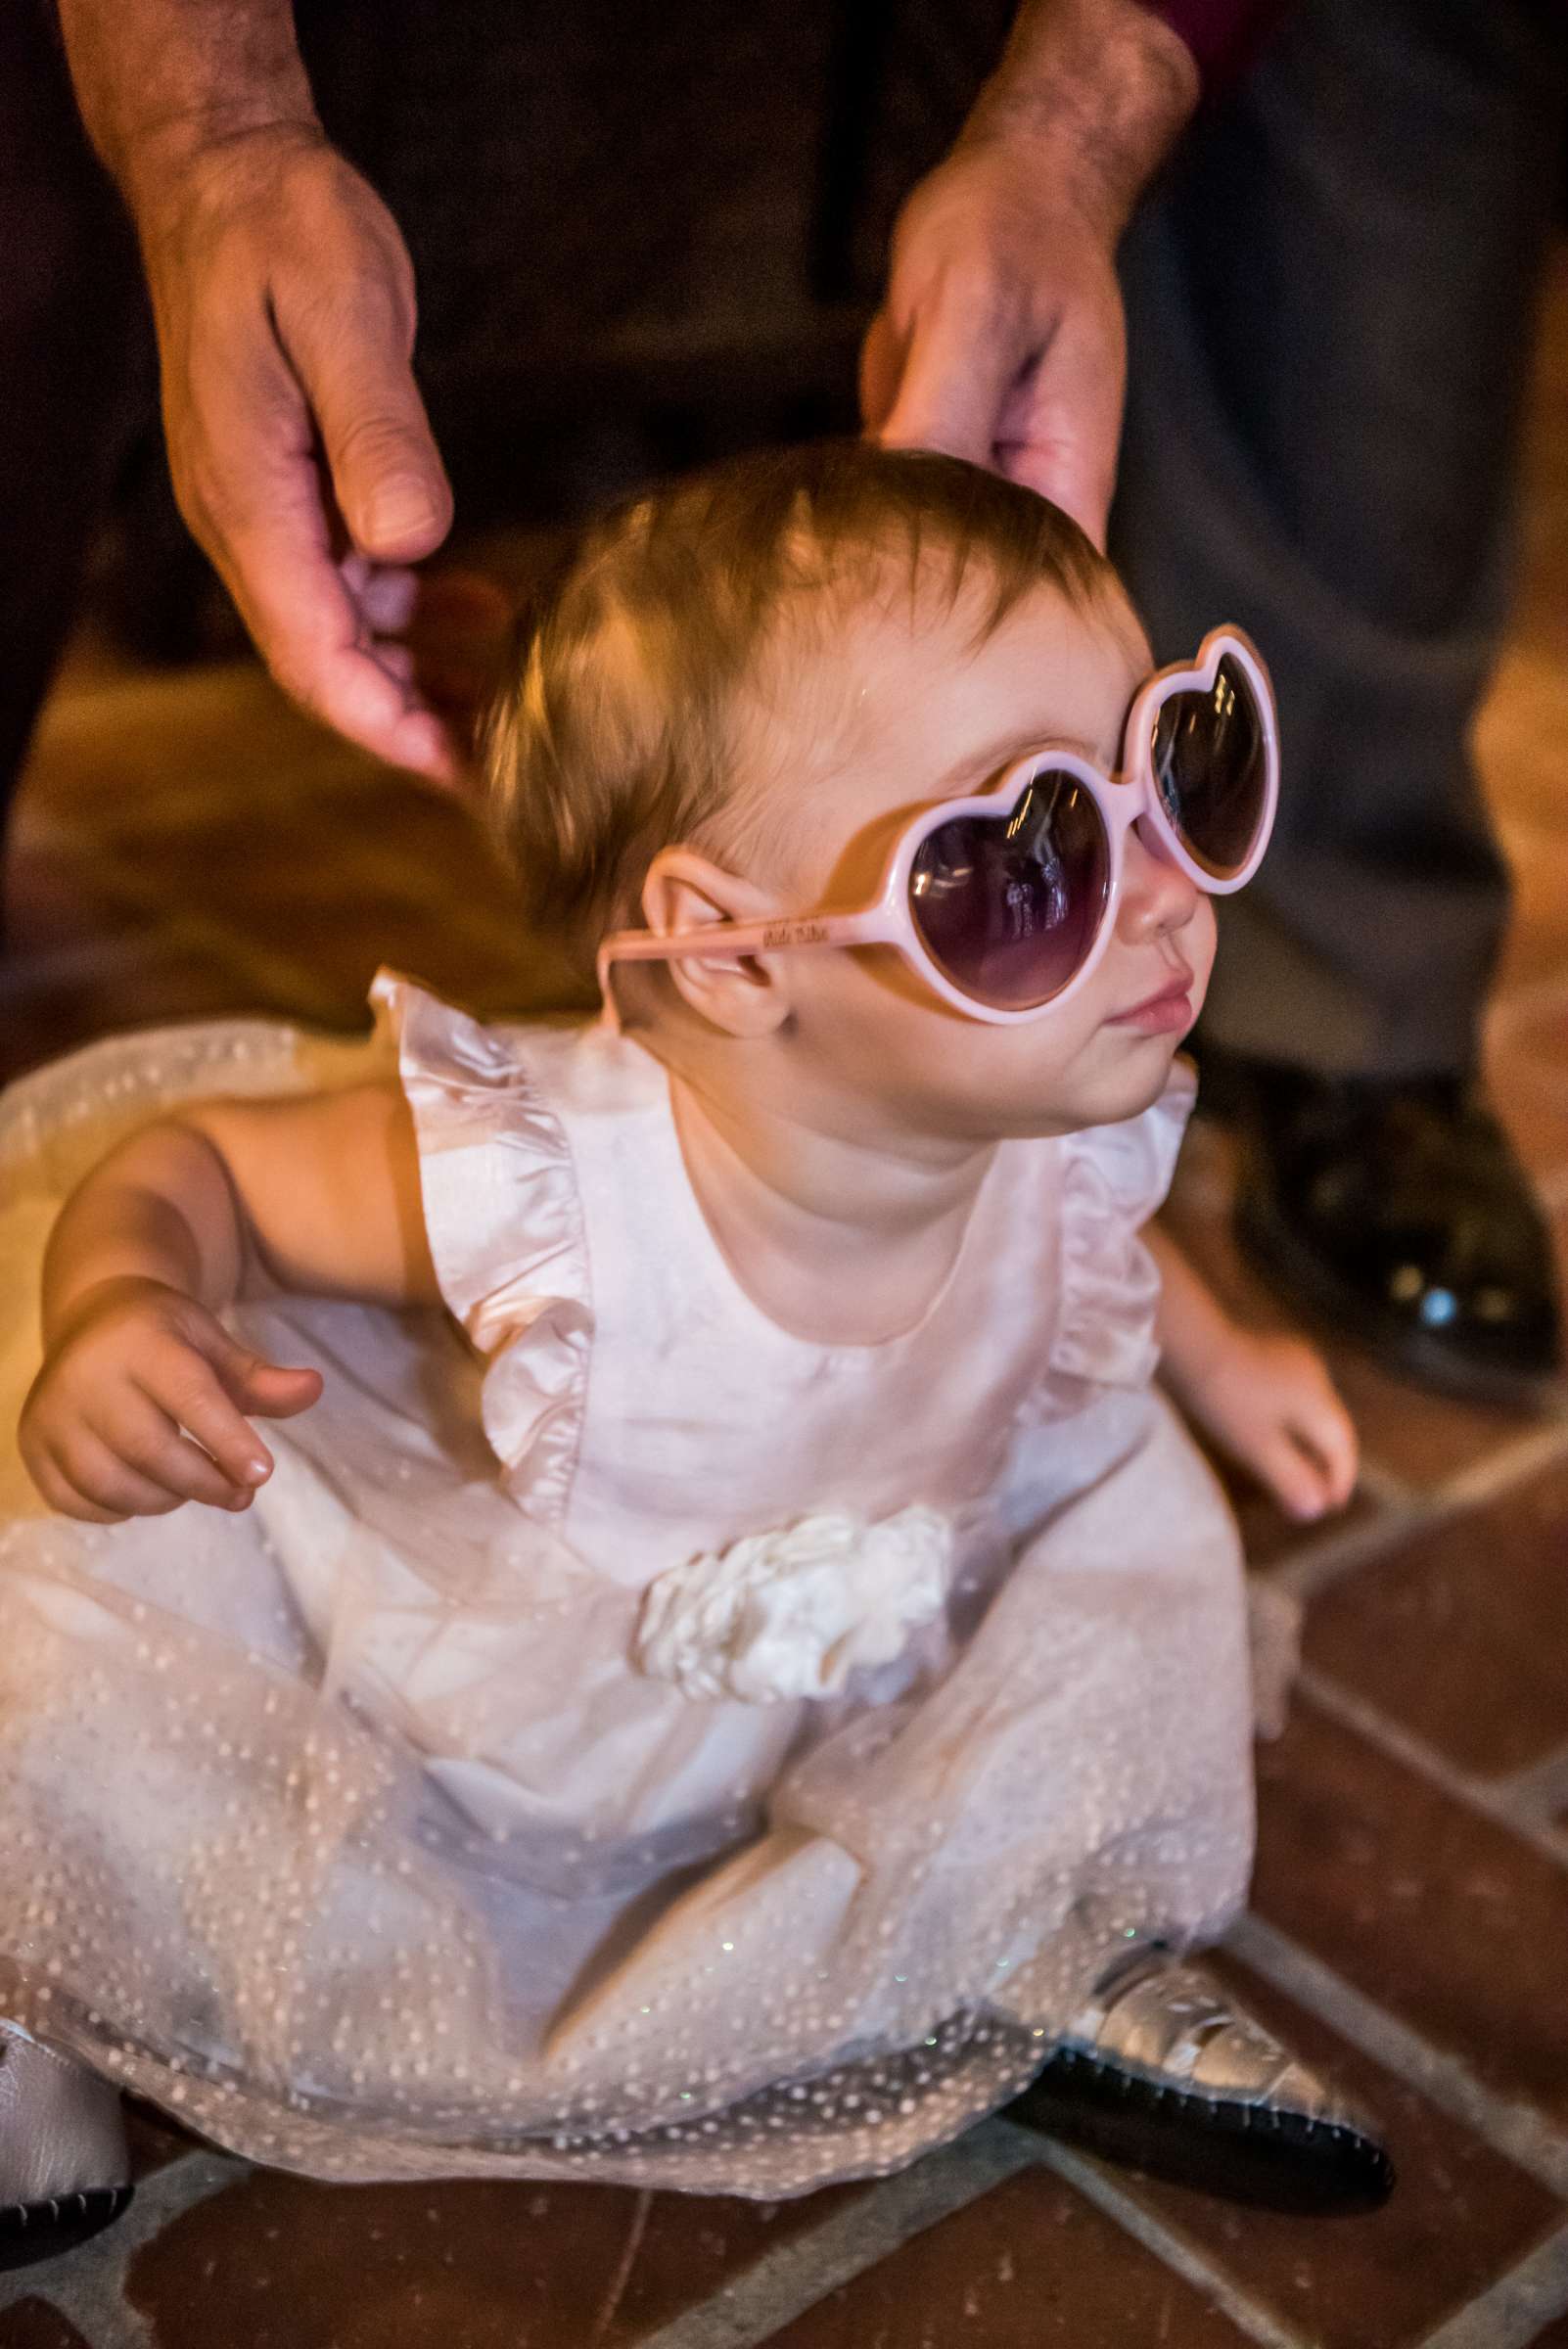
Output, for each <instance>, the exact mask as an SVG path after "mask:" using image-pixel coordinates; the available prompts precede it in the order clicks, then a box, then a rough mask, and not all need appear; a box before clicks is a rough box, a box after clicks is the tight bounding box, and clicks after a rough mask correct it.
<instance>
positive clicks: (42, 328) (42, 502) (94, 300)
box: [0, 0, 153, 829]
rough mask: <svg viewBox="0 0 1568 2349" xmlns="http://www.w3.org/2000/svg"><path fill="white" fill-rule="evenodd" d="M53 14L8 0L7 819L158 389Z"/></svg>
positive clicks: (110, 205) (2, 664)
mask: <svg viewBox="0 0 1568 2349" xmlns="http://www.w3.org/2000/svg"><path fill="white" fill-rule="evenodd" d="M54 17H55V12H54V10H53V8H52V7H49V6H48V5H46V0H7V5H6V6H5V7H3V8H0V253H3V255H4V259H3V263H0V647H3V648H4V652H3V658H0V829H3V825H4V820H5V815H6V812H7V809H8V807H9V805H10V801H11V797H12V794H13V791H14V789H15V786H16V781H17V777H18V774H19V772H20V770H21V767H22V764H23V760H24V759H25V757H26V751H27V744H28V741H29V739H30V737H31V733H32V727H33V721H34V719H35V718H36V716H37V714H38V708H39V704H40V703H41V702H42V700H43V697H44V694H45V693H46V691H47V690H48V686H49V680H50V678H51V676H52V675H53V673H54V668H55V664H56V661H57V660H58V658H59V655H60V650H61V646H62V645H63V643H64V641H65V638H66V634H67V631H68V630H69V625H70V622H71V618H72V615H73V612H74V610H75V604H76V596H77V591H78V589H79V587H80V583H81V576H82V570H83V566H84V564H85V561H86V557H87V553H88V549H89V547H90V545H91V542H92V537H93V533H94V530H96V528H97V526H98V524H99V522H100V521H101V519H102V517H103V514H104V511H105V508H106V505H107V503H108V500H109V495H110V491H111V489H112V487H113V485H114V482H115V476H116V474H117V473H118V471H119V469H120V467H121V465H122V464H123V463H124V460H125V456H126V454H127V452H128V450H129V448H130V446H131V445H132V443H133V441H134V440H135V438H137V436H138V435H139V434H140V433H141V432H143V431H145V430H146V427H147V424H148V422H149V420H150V416H151V407H152V397H153V372H152V366H151V360H150V356H149V345H148V329H147V324H146V310H145V297H144V295H143V293H142V291H141V285H140V278H139V274H138V271H137V267H136V255H135V248H134V243H133V240H132V238H131V234H130V230H129V227H128V225H127V224H126V222H125V220H124V218H123V215H122V213H121V211H120V208H119V206H118V203H117V201H116V199H115V195H114V191H113V190H112V188H111V187H110V185H109V182H108V180H107V179H106V177H105V176H104V174H103V173H102V172H101V171H100V169H99V168H98V165H97V163H96V162H95V161H94V160H93V157H92V154H91V152H90V150H89V148H88V146H87V142H86V139H85V136H84V135H83V132H82V129H81V126H80V123H79V121H78V119H77V116H76V112H75V108H74V105H73V103H72V100H71V95H70V86H69V81H68V79H67V77H66V69H65V64H64V60H63V57H62V54H61V50H60V42H59V34H58V31H57V30H56V27H55V22H54Z"/></svg>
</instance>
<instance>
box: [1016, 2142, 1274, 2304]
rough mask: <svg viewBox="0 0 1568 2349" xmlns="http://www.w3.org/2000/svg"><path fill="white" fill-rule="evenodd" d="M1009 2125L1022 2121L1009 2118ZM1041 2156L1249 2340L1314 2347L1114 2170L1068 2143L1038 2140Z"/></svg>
mask: <svg viewBox="0 0 1568 2349" xmlns="http://www.w3.org/2000/svg"><path fill="white" fill-rule="evenodd" d="M1006 2125H1007V2126H1008V2127H1010V2128H1016V2127H1017V2126H1018V2123H1016V2122H1009V2123H1008V2124H1006ZM1040 2147H1041V2152H1040V2157H1041V2160H1042V2161H1043V2163H1044V2166H1045V2167H1046V2169H1048V2170H1052V2171H1054V2172H1055V2174H1056V2176H1057V2177H1058V2178H1060V2179H1061V2180H1062V2181H1063V2183H1064V2184H1065V2185H1067V2186H1070V2187H1072V2188H1073V2189H1074V2191H1075V2192H1077V2193H1080V2194H1082V2195H1083V2196H1084V2201H1085V2202H1092V2203H1093V2205H1094V2207H1095V2209H1096V2210H1099V2211H1102V2212H1103V2213H1104V2215H1105V2216H1106V2218H1108V2219H1110V2220H1112V2221H1113V2222H1114V2223H1115V2225H1116V2226H1118V2227H1120V2228H1121V2230H1122V2232H1123V2234H1130V2235H1131V2236H1132V2238H1133V2239H1134V2241H1136V2242H1139V2243H1141V2244H1142V2245H1143V2247H1144V2249H1145V2250H1146V2251H1152V2252H1153V2253H1154V2254H1155V2256H1156V2258H1158V2259H1159V2261H1160V2262H1161V2264H1162V2266H1164V2267H1168V2268H1171V2269H1173V2270H1174V2271H1175V2273H1176V2275H1177V2276H1179V2277H1181V2278H1182V2279H1183V2280H1185V2281H1186V2282H1187V2283H1190V2284H1194V2285H1196V2287H1197V2289H1198V2290H1199V2291H1200V2292H1202V2293H1203V2294H1204V2296H1205V2297H1206V2298H1207V2299H1209V2300H1212V2301H1214V2302H1215V2304H1216V2305H1217V2306H1218V2307H1219V2308H1220V2309H1221V2310H1222V2313H1223V2314H1224V2315H1225V2316H1227V2317H1228V2318H1229V2319H1230V2322H1231V2324H1232V2325H1234V2326H1236V2327H1237V2329H1238V2331H1241V2332H1244V2333H1246V2335H1247V2337H1248V2338H1249V2340H1254V2341H1259V2342H1262V2343H1263V2344H1264V2349H1315V2344H1314V2340H1313V2338H1312V2336H1311V2335H1310V2334H1307V2333H1304V2332H1298V2331H1297V2330H1296V2329H1295V2327H1294V2326H1289V2325H1285V2324H1282V2323H1281V2322H1280V2320H1279V2319H1278V2318H1277V2317H1275V2316H1273V2315H1272V2314H1271V2313H1270V2311H1269V2310H1268V2309H1267V2308H1264V2307H1262V2306H1260V2304H1259V2303H1258V2302H1257V2301H1255V2300H1252V2299H1250V2298H1249V2297H1248V2295H1247V2294H1246V2293H1245V2292H1244V2291H1242V2289H1241V2287H1240V2286H1239V2285H1238V2284H1237V2283H1235V2282H1233V2281H1232V2280H1231V2278H1230V2277H1229V2276H1227V2275H1226V2274H1225V2271H1224V2270H1223V2268H1221V2267H1217V2266H1215V2265H1214V2264H1213V2263H1212V2262H1211V2261H1210V2260H1209V2259H1208V2258H1207V2257H1206V2255H1205V2254H1204V2253H1203V2252H1202V2251H1200V2250H1199V2249H1198V2248H1197V2247H1196V2245H1194V2244H1193V2243H1190V2242H1189V2241H1188V2240H1187V2238H1186V2236H1185V2235H1183V2234H1180V2233H1178V2231H1177V2230H1176V2228H1174V2227H1171V2226H1168V2225H1167V2224H1166V2222H1165V2221H1164V2220H1163V2219H1160V2218H1157V2217H1156V2216H1155V2214H1154V2212H1153V2211H1152V2210H1148V2209H1145V2208H1144V2206H1143V2205H1142V2204H1141V2203H1139V2202H1134V2201H1133V2199H1132V2197H1131V2196H1130V2194H1127V2193H1124V2192H1123V2190H1122V2188H1120V2187H1119V2186H1118V2185H1117V2183H1116V2181H1115V2179H1114V2178H1113V2177H1112V2176H1111V2175H1110V2173H1109V2172H1108V2171H1107V2170H1105V2169H1103V2168H1102V2167H1101V2166H1100V2164H1099V2163H1098V2162H1095V2161H1090V2160H1089V2159H1088V2158H1087V2156H1086V2155H1084V2154H1082V2153H1075V2152H1073V2151H1072V2150H1071V2149H1070V2147H1068V2146H1066V2145H1062V2144H1057V2143H1056V2142H1053V2141H1052V2140H1049V2139H1042V2140H1041V2141H1040Z"/></svg>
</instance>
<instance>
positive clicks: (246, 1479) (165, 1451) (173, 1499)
mask: <svg viewBox="0 0 1568 2349" xmlns="http://www.w3.org/2000/svg"><path fill="white" fill-rule="evenodd" d="M220 1400H223V1407H224V1408H225V1410H231V1409H232V1406H231V1405H228V1403H227V1401H226V1399H220ZM233 1415H234V1416H235V1417H236V1418H238V1416H239V1414H238V1413H237V1412H236V1413H234V1414H233ZM239 1424H240V1427H241V1429H242V1430H243V1432H244V1439H245V1444H246V1449H247V1451H248V1453H251V1454H254V1453H255V1451H257V1449H258V1448H257V1447H256V1444H255V1439H254V1436H252V1434H251V1431H250V1429H249V1428H248V1427H246V1425H245V1422H244V1420H243V1419H241V1420H240V1422H239ZM99 1433H100V1434H101V1435H102V1437H103V1439H104V1441H105V1442H106V1443H107V1444H108V1445H109V1447H110V1449H111V1450H112V1451H114V1452H115V1455H116V1456H117V1457H118V1458H119V1459H121V1460H122V1461H124V1463H125V1465H126V1466H127V1467H129V1468H132V1469H134V1470H135V1471H136V1473H137V1474H138V1475H139V1476H142V1477H145V1478H146V1479H147V1481H148V1482H149V1483H150V1484H153V1485H156V1486H158V1487H159V1488H160V1489H161V1491H162V1492H163V1493H164V1494H166V1495H167V1496H168V1506H169V1507H171V1508H172V1507H174V1506H176V1505H177V1504H178V1503H179V1502H180V1501H182V1500H201V1501H205V1502H206V1503H207V1505H208V1508H213V1509H246V1508H249V1507H250V1505H251V1497H252V1494H253V1493H254V1488H255V1486H256V1484H257V1483H258V1482H259V1481H260V1480H259V1478H258V1477H256V1476H255V1475H254V1474H253V1473H251V1467H250V1463H249V1462H248V1464H247V1467H246V1470H245V1473H244V1474H243V1475H242V1476H241V1477H239V1478H236V1477H234V1476H233V1475H230V1474H227V1473H225V1471H224V1469H223V1468H221V1467H220V1466H219V1465H218V1462H217V1460H216V1459H215V1458H213V1457H209V1456H208V1452H207V1451H203V1449H202V1446H201V1444H199V1443H198V1444H193V1443H192V1442H191V1441H190V1439H189V1438H188V1437H186V1436H183V1435H182V1434H181V1433H180V1430H179V1428H178V1426H176V1424H175V1422H174V1420H173V1419H171V1418H170V1417H169V1415H168V1413H167V1412H166V1411H165V1410H163V1409H161V1407H160V1406H159V1405H158V1404H157V1403H155V1402H154V1401H153V1399H152V1398H151V1397H150V1396H148V1395H145V1394H141V1393H138V1394H134V1395H130V1396H127V1397H124V1398H122V1399H121V1400H120V1401H119V1402H118V1404H117V1405H116V1406H115V1412H114V1415H113V1417H112V1418H110V1417H106V1418H105V1419H104V1420H103V1421H101V1422H100V1425H99ZM263 1473H264V1470H263Z"/></svg>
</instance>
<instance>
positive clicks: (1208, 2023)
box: [1007, 1949, 1394, 2217]
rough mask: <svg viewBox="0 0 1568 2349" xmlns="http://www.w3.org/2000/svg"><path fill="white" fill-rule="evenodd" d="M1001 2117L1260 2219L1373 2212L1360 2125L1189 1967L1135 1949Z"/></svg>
mask: <svg viewBox="0 0 1568 2349" xmlns="http://www.w3.org/2000/svg"><path fill="white" fill-rule="evenodd" d="M1007 2110H1008V2116H1009V2118H1010V2119H1012V2120H1015V2121H1021V2122H1023V2124H1024V2125H1025V2126H1026V2127H1027V2128H1031V2129H1038V2130H1039V2131H1040V2133H1041V2135H1043V2136H1046V2137H1054V2138H1058V2139H1060V2140H1061V2141H1062V2142H1063V2143H1066V2144H1071V2145H1079V2146H1082V2147H1083V2149H1084V2151H1085V2152H1088V2153H1094V2154H1097V2155H1099V2156H1100V2157H1101V2158H1102V2159H1103V2160H1106V2161H1115V2162H1125V2163H1127V2164H1128V2165H1130V2167H1131V2168H1133V2169H1138V2170H1142V2171H1144V2172H1145V2173H1146V2174H1147V2175H1148V2176H1149V2177H1152V2178H1163V2179H1166V2180H1168V2181H1169V2182H1170V2183H1171V2184H1173V2185H1176V2186H1190V2187H1194V2188H1197V2189H1198V2190H1199V2191H1200V2192H1202V2193H1210V2194H1222V2195H1223V2196H1224V2197H1225V2198H1226V2199H1227V2200H1229V2201H1233V2202H1250V2203H1253V2204H1256V2205H1260V2206H1262V2207H1263V2208H1266V2209H1268V2210H1288V2211H1311V2212H1314V2213H1315V2214H1316V2215H1318V2216H1320V2217H1326V2216H1328V2215H1329V2214H1331V2213H1341V2214H1345V2215H1350V2214H1352V2213H1355V2212H1358V2211H1366V2210H1376V2209H1377V2208H1378V2206H1379V2205H1380V2204H1381V2203H1383V2202H1385V2201H1387V2199H1388V2196H1389V2194H1390V2193H1391V2192H1392V2190H1393V2186H1394V2167H1393V2164H1392V2163H1391V2162H1390V2160H1389V2157H1388V2155H1387V2154H1386V2153H1385V2152H1384V2150H1383V2148H1382V2146H1381V2145H1380V2144H1379V2143H1378V2142H1377V2139H1376V2137H1375V2135H1374V2134H1373V2132H1372V2130H1371V2127H1370V2126H1369V2124H1368V2123H1367V2122H1366V2121H1364V2120H1363V2119H1362V2118H1361V2116H1360V2114H1359V2113H1357V2112H1356V2111H1355V2110H1353V2108H1352V2107H1351V2106H1350V2105H1349V2104H1348V2103H1346V2101H1345V2100H1344V2098H1343V2097H1341V2096H1337V2095H1336V2094H1335V2093H1334V2091H1332V2090H1331V2089H1329V2088H1328V2087H1327V2086H1325V2084H1324V2083H1323V2082H1322V2081H1321V2080H1319V2079H1318V2078H1317V2077H1316V2075H1315V2074H1314V2073H1313V2072H1312V2071H1310V2070H1309V2069H1308V2067H1307V2066H1306V2064H1304V2063H1302V2062H1301V2061H1300V2060H1299V2059H1298V2058H1297V2057H1296V2056H1294V2055H1292V2054H1291V2053H1290V2051H1289V2050H1288V2049H1286V2048H1283V2047H1281V2046H1280V2044H1279V2042H1278V2041H1277V2040H1276V2039H1275V2038H1274V2037H1273V2035H1272V2033H1271V2032H1269V2031H1267V2030H1265V2028H1264V2026H1263V2025H1262V2024H1261V2023H1260V2022H1258V2021H1257V2020H1256V2018H1255V2017H1254V2016H1252V2015H1250V2014H1248V2013H1246V2012H1245V2010H1244V2009H1243V2008H1241V2007H1240V2006H1238V2005H1237V2004H1236V2003H1235V2001H1234V2000H1233V1999H1232V1998H1231V1997H1230V1996H1229V1994H1228V1993H1227V1992H1226V1991H1225V1990H1224V1989H1223V1988H1222V1985H1221V1984H1220V1983H1219V1982H1218V1981H1217V1980H1216V1979H1215V1977H1214V1976H1213V1975H1212V1974H1210V1973H1208V1972H1207V1971H1206V1970H1205V1969H1204V1968H1203V1967H1202V1966H1200V1965H1191V1964H1185V1963H1182V1962H1181V1961H1179V1960H1178V1959H1176V1958H1175V1957H1172V1956H1171V1955H1170V1954H1169V1953H1168V1952H1166V1951H1164V1950H1159V1949H1156V1950H1151V1951H1146V1952H1144V1953H1143V1954H1142V1955H1141V1956H1140V1957H1137V1958H1135V1959H1134V1960H1133V1961H1132V1963H1131V1965H1130V1967H1128V1968H1127V1969H1126V1970H1125V1971H1123V1972H1122V1973H1119V1974H1117V1975H1115V1976H1113V1977H1112V1978H1111V1980H1110V1981H1109V1982H1108V1983H1107V1984H1106V1985H1105V1986H1104V1987H1103V1988H1102V1989H1101V1990H1100V1991H1099V1992H1098V1993H1097V1994H1096V1996H1095V1997H1094V1998H1093V1999H1092V2000H1091V2001H1090V2003H1089V2004H1088V2005H1087V2006H1086V2007H1085V2008H1084V2012H1083V2013H1082V2014H1081V2015H1079V2016H1078V2017H1077V2018H1076V2019H1075V2021H1074V2022H1073V2024H1072V2026H1071V2028H1070V2029H1069V2030H1068V2032H1067V2034H1066V2036H1065V2037H1064V2038H1063V2039H1062V2040H1061V2041H1060V2042H1059V2043H1058V2045H1057V2046H1056V2048H1055V2049H1054V2050H1052V2052H1051V2054H1050V2055H1049V2056H1047V2058H1046V2060H1045V2062H1044V2064H1043V2065H1042V2067H1041V2069H1040V2070H1039V2072H1038V2074H1037V2075H1036V2077H1035V2080H1034V2082H1033V2083H1032V2085H1031V2086H1030V2087H1029V2088H1027V2089H1025V2091H1024V2093H1023V2095H1022V2096H1019V2097H1018V2098H1017V2099H1016V2100H1015V2101H1014V2102H1013V2103H1012V2104H1010V2105H1009V2106H1008V2108H1007Z"/></svg>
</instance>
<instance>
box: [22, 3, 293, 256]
mask: <svg viewBox="0 0 1568 2349" xmlns="http://www.w3.org/2000/svg"><path fill="white" fill-rule="evenodd" d="M59 6H60V24H61V30H62V33H63V36H64V39H65V45H66V53H67V59H68V62H69V68H70V76H71V82H72V86H73V88H74V90H75V95H76V103H77V106H78V107H79V109H80V112H81V116H82V121H83V123H84V125H85V127H86V130H87V134H88V137H89V138H90V139H91V140H92V143H93V146H94V147H95V149H96V150H97V152H98V155H99V156H100V158H101V159H102V161H103V162H104V163H105V165H106V166H107V168H108V170H109V171H110V173H111V174H112V176H113V177H114V179H115V182H116V184H117V185H118V187H119V189H120V192H121V194H122V195H123V196H124V198H125V201H126V204H127V205H128V206H129V207H130V210H131V212H132V214H133V215H134V216H135V217H136V219H137V220H138V222H140V221H142V220H143V219H144V218H145V217H147V216H148V215H150V214H153V213H156V212H157V211H158V210H159V209H160V208H161V207H163V206H164V205H165V204H166V203H167V202H168V201H169V199H170V198H174V199H175V200H176V201H177V200H178V196H179V193H180V192H181V191H183V190H184V189H185V188H187V187H188V186H189V185H190V184H191V182H192V181H193V179H194V178H195V177H196V175H197V174H198V173H199V172H200V171H201V170H202V168H203V167H204V166H205V165H207V164H208V163H212V162H215V161H222V160H223V159H225V158H227V157H230V156H232V155H235V154H237V153H239V152H240V151H243V150H245V149H247V148H251V147H254V146H255V145H257V144H261V145H265V144H266V143H268V142H269V141H271V140H272V139H274V138H281V139H284V140H286V141H289V140H292V141H297V142H302V141H315V142H319V141H320V140H321V138H322V131H321V125H320V121H319V118H318V116H317V115H316V110H315V104H314V101H313V99H312V97H311V92H310V84H309V80H308V78H307V77H306V74H305V70H304V66H303V64H302V62H301V60H300V52H299V47H298V43H297V41H296V38H295V31H294V19H293V9H292V6H291V4H290V0H59Z"/></svg>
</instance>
